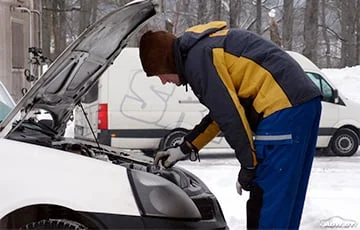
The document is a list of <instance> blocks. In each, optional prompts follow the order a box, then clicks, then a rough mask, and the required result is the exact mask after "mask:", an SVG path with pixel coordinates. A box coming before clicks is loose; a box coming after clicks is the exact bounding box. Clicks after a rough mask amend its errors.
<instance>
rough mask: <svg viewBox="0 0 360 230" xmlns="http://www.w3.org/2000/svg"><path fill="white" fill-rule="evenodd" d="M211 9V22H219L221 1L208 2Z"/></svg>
mask: <svg viewBox="0 0 360 230" xmlns="http://www.w3.org/2000/svg"><path fill="white" fill-rule="evenodd" d="M210 3H211V8H210V9H212V11H213V12H212V15H211V14H210V16H212V20H217V21H218V20H221V0H212V1H210Z"/></svg>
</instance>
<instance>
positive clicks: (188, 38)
mask: <svg viewBox="0 0 360 230" xmlns="http://www.w3.org/2000/svg"><path fill="white" fill-rule="evenodd" d="M226 26H227V24H226V22H224V21H213V22H209V23H207V24H201V25H196V26H193V27H190V28H189V29H187V30H186V31H185V33H184V34H183V35H182V36H181V37H180V42H179V48H180V51H181V52H185V53H187V52H188V51H189V50H190V49H191V47H193V46H194V45H195V44H196V43H197V42H198V41H199V40H201V39H203V38H204V37H206V36H209V35H210V34H212V33H215V32H217V31H219V30H222V29H224V28H225V27H226Z"/></svg>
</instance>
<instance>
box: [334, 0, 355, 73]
mask: <svg viewBox="0 0 360 230" xmlns="http://www.w3.org/2000/svg"><path fill="white" fill-rule="evenodd" d="M355 3H356V2H355V1H339V2H338V4H339V8H340V13H341V17H340V25H341V37H342V38H343V40H342V44H341V64H342V67H345V66H353V65H355V64H356V49H355V47H356V46H355V43H356V35H355V25H356V20H357V19H356V15H357V13H356V4H355Z"/></svg>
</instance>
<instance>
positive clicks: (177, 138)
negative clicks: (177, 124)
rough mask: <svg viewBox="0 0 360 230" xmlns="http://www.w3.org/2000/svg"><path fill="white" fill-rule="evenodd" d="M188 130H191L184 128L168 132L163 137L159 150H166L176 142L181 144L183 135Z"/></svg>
mask: <svg viewBox="0 0 360 230" xmlns="http://www.w3.org/2000/svg"><path fill="white" fill-rule="evenodd" d="M188 132H189V131H188V130H186V129H182V128H177V129H173V130H171V132H170V133H169V134H167V135H166V136H165V137H163V138H162V139H161V141H160V144H159V150H164V149H167V148H169V147H171V146H174V145H176V144H180V143H181V141H182V139H183V137H184V136H185V135H186V134H187V133H188Z"/></svg>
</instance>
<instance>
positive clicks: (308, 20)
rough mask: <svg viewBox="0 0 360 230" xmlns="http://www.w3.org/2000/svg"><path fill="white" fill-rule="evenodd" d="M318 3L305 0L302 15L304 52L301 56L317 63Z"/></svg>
mask: <svg viewBox="0 0 360 230" xmlns="http://www.w3.org/2000/svg"><path fill="white" fill-rule="evenodd" d="M318 16H319V1H318V0H306V6H305V15H304V43H305V44H304V45H305V47H304V50H303V54H304V55H305V56H306V57H308V58H309V59H310V60H312V61H313V62H314V63H317V52H316V48H317V47H316V46H317V40H318V38H317V32H318Z"/></svg>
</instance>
